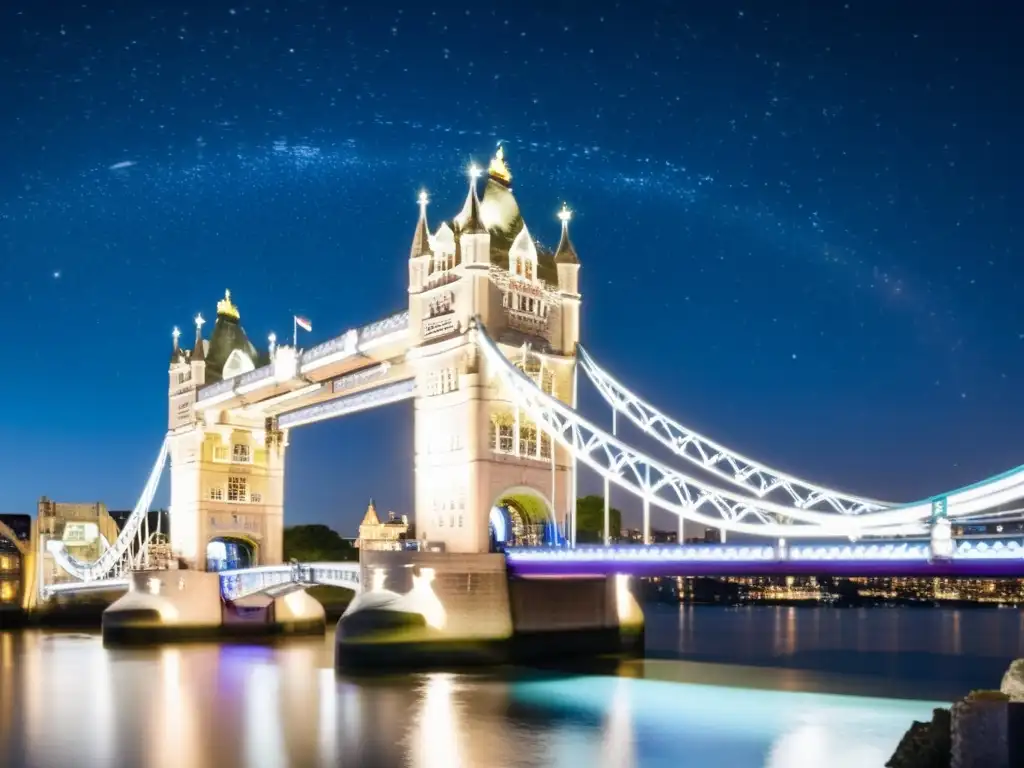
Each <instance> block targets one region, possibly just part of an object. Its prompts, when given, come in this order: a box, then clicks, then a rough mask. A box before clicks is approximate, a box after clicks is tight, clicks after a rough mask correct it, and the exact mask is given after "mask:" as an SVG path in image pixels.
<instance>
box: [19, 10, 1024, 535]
mask: <svg viewBox="0 0 1024 768" xmlns="http://www.w3.org/2000/svg"><path fill="white" fill-rule="evenodd" d="M1015 5H1016V4H1014V3H1011V2H1002V3H996V2H977V3H959V2H949V1H946V2H939V1H933V2H911V1H910V0H903V1H901V2H899V3H883V2H857V1H856V0H850V1H849V2H843V0H838V2H833V1H831V0H816V1H815V2H813V3H807V2H796V1H795V0H793V1H792V2H749V3H739V4H737V3H730V2H684V0H667V1H665V2H649V1H648V0H629V1H628V2H621V3H611V2H606V3H602V2H595V3H586V4H584V3H576V2H557V1H554V0H547V1H545V2H523V3H504V4H502V5H501V10H497V11H492V10H490V9H489V8H488V4H487V3H470V4H461V5H460V4H456V3H454V2H452V3H446V2H440V3H436V4H431V3H429V2H428V3H412V2H407V3H405V4H404V5H398V6H396V7H389V4H388V3H386V2H381V1H380V0H377V1H376V2H374V3H352V4H351V5H350V6H349V7H347V8H346V7H343V6H342V5H341V3H340V2H338V3H336V2H326V1H324V2H319V3H315V2H298V1H296V0H290V1H288V2H285V1H283V0H282V1H281V2H258V3H248V4H247V3H245V2H241V1H239V2H237V3H220V2H213V1H209V0H207V1H204V2H201V3H200V2H187V1H186V0H176V1H175V2H165V3H159V2H152V1H151V0H133V1H132V2H123V3H111V2H85V3H82V2H75V3H72V2H53V1H50V2H40V1H39V0H31V1H29V0H4V2H3V3H2V5H0V71H2V72H3V73H4V76H3V78H0V105H2V106H0V146H2V153H0V316H2V318H3V320H4V328H5V334H6V338H7V341H6V343H5V344H4V353H3V364H2V368H3V376H2V378H0V394H2V395H3V403H4V404H5V408H4V412H3V416H2V417H0V511H4V512H31V511H34V507H35V502H36V499H37V498H38V497H39V496H41V495H48V496H50V497H52V498H56V499H58V500H62V501H91V500H102V501H104V502H105V503H106V504H107V505H108V506H109V507H111V508H114V509H118V508H127V507H130V506H131V505H132V504H133V503H134V500H135V498H136V497H137V495H138V493H139V492H140V491H141V488H142V485H143V483H144V481H145V477H146V473H147V471H148V469H149V466H150V465H151V463H152V460H153V459H154V458H155V456H156V453H157V450H158V448H159V445H160V441H161V439H162V437H163V434H164V431H165V430H166V427H167V399H166V398H167V360H168V356H169V353H170V349H171V328H172V326H174V325H179V326H180V327H181V328H182V330H183V332H184V334H185V338H186V339H189V338H191V335H192V333H193V326H192V325H191V320H190V319H191V317H192V316H193V315H194V314H195V313H196V312H198V311H202V312H203V313H204V315H205V316H206V317H208V318H211V319H212V317H213V316H214V314H215V305H216V301H217V299H218V298H220V297H221V296H222V295H223V292H224V289H225V288H230V289H231V291H232V296H233V298H234V299H235V300H236V303H237V304H238V306H239V309H240V310H241V314H242V324H243V326H244V327H245V329H246V330H247V332H248V333H249V336H250V337H251V338H252V339H253V340H254V342H255V343H257V344H258V345H262V344H265V339H266V336H267V333H268V332H270V331H276V332H277V333H278V334H279V336H289V335H290V333H291V317H292V315H293V314H294V313H299V314H303V315H305V316H306V317H309V318H310V319H311V320H312V323H313V333H312V334H309V335H307V336H305V337H304V338H305V343H306V345H307V346H308V345H311V344H312V343H315V342H316V341H320V340H323V339H326V338H329V337H330V336H333V335H336V334H337V333H339V332H341V331H343V330H345V329H347V328H349V327H353V326H358V325H362V324H365V323H368V322H371V321H373V320H376V319H379V318H380V317H383V316H386V315H388V314H391V313H392V312H394V311H397V310H400V309H403V308H404V307H405V302H406V294H405V290H406V281H407V264H406V259H407V255H408V249H409V243H410V241H411V238H412V235H413V227H414V224H415V221H416V215H417V208H416V203H415V200H416V193H417V192H418V190H419V189H420V187H421V186H426V188H427V189H429V190H430V192H431V195H432V198H433V201H434V202H433V203H432V205H431V207H430V216H431V221H432V223H433V224H434V225H436V224H437V223H438V222H439V221H440V219H441V218H442V217H445V218H450V217H451V216H452V215H453V214H454V213H456V212H457V211H458V209H459V207H460V205H461V202H462V200H463V198H464V195H465V183H466V182H465V168H466V166H467V164H468V163H469V162H470V160H476V161H477V162H479V163H485V162H486V161H487V159H488V158H489V156H490V154H491V153H492V152H493V150H494V148H495V145H496V143H497V142H498V141H499V140H500V141H502V142H504V145H505V147H506V151H507V155H508V160H509V165H510V167H511V170H512V173H513V175H514V179H513V185H514V188H515V192H516V195H517V198H518V200H519V203H520V205H521V206H522V208H523V211H524V216H525V220H526V223H527V225H528V226H529V227H530V230H531V232H533V233H534V234H535V235H537V236H539V237H540V238H541V239H542V240H543V241H545V242H547V243H549V244H553V243H554V242H555V241H556V240H557V235H558V222H557V220H556V219H555V213H556V211H557V209H558V206H559V205H560V204H561V202H562V201H563V200H565V201H567V202H568V203H569V205H570V206H571V207H572V208H573V209H574V210H575V212H576V215H575V217H574V220H573V229H572V232H573V239H574V241H575V245H576V249H577V251H578V253H579V256H580V261H581V263H582V270H581V290H582V292H583V294H584V304H583V341H584V344H586V345H587V346H588V348H589V349H590V351H591V352H592V354H594V355H595V356H596V357H597V358H598V359H599V360H601V361H602V362H603V363H604V364H606V365H607V367H608V368H610V369H611V370H612V371H613V372H614V373H615V374H616V375H617V376H618V377H619V378H620V379H622V380H623V381H624V382H625V383H627V385H629V386H631V387H632V388H633V389H634V390H637V391H639V392H641V393H643V394H645V395H647V396H648V397H649V399H650V400H651V401H653V402H654V403H655V404H658V405H660V406H661V407H663V408H664V409H665V410H667V411H668V412H670V413H671V414H673V415H674V416H675V417H676V418H677V419H679V420H680V421H682V422H683V423H686V424H689V425H691V426H694V427H696V428H698V429H700V430H701V431H703V432H705V433H708V434H710V435H712V436H713V437H715V438H716V439H718V440H719V441H722V442H724V443H726V444H727V445H731V446H733V447H735V448H737V449H740V450H742V451H744V452H746V453H747V454H749V455H753V456H756V457H759V458H763V459H766V460H768V461H769V462H770V463H774V465H776V466H778V467H781V468H783V469H787V470H790V471H792V472H795V473H797V474H799V475H802V476H805V477H808V478H809V479H812V480H815V481H818V482H823V483H831V484H834V485H837V486H839V487H841V488H845V489H849V490H851V491H855V492H858V493H862V494H865V495H869V496H874V497H876V498H884V499H891V500H894V501H899V500H911V499H915V498H918V497H921V496H924V495H928V494H931V493H936V492H940V491H942V490H946V489H949V488H952V487H955V486H957V485H960V484H963V483H967V482H971V481H974V480H978V479H981V478H982V477H984V476H987V475H990V474H993V473H995V472H998V471H1002V470H1004V469H1008V468H1010V467H1011V466H1015V465H1017V464H1020V463H1022V462H1024V451H1022V450H1021V435H1022V433H1024V407H1022V406H1024V386H1022V385H1024V311H1022V308H1021V299H1022V287H1024V286H1022V282H1024V281H1022V277H1024V253H1022V234H1021V225H1020V217H1021V211H1020V209H1019V206H1020V205H1021V201H1022V200H1024V196H1022V192H1024V181H1022V179H1024V160H1022V155H1021V150H1020V142H1021V137H1022V136H1024V110H1022V107H1021V99H1020V97H1021V91H1020V82H1021V78H1022V76H1024V66H1022V65H1024V53H1022V52H1021V49H1020V48H1019V46H1017V41H1016V39H1015V37H1016V31H1017V30H1019V28H1020V23H1021V20H1022V19H1021V18H1020V17H1019V15H1018V16H1017V17H1015V16H1014V11H1013V9H1014V6H1015ZM584 9H585V10H584ZM1017 13H1018V14H1019V13H1020V12H1019V11H1018V12H1017ZM208 330H209V326H208V327H207V331H208ZM583 408H584V411H585V412H586V413H587V414H588V415H591V416H593V417H594V418H595V419H600V420H601V421H602V423H607V422H608V421H609V420H610V415H609V413H608V411H607V410H606V409H601V408H600V407H599V406H598V404H597V398H596V396H595V395H594V394H593V393H592V392H589V393H585V401H584V405H583ZM411 432H412V423H411V406H410V405H409V404H404V405H401V406H392V407H390V408H388V409H387V410H383V411H378V412H373V413H369V414H362V415H359V416H355V417H350V418H348V419H345V420H342V421H337V422H331V423H326V424H320V425H316V426H313V427H306V428H303V429H301V430H299V431H295V432H293V433H292V436H291V442H292V447H291V449H290V454H289V457H288V479H287V493H286V498H287V509H286V514H287V520H288V522H326V523H329V524H331V525H334V526H335V527H338V528H340V529H342V530H344V531H345V532H346V533H349V534H351V533H354V527H355V525H356V524H357V523H358V519H359V517H360V516H361V514H362V511H363V509H364V508H365V504H366V500H367V499H368V497H370V496H375V497H376V498H377V501H378V508H379V509H381V510H382V511H383V510H386V509H394V510H396V511H398V512H404V511H409V507H410V504H411V479H412V474H411V463H412V462H411V451H412V448H411ZM627 434H628V433H627ZM633 442H635V443H637V445H638V447H642V448H646V447H647V444H646V443H645V442H642V441H641V440H640V439H639V437H637V438H636V439H635V440H633ZM581 482H582V483H583V486H584V490H587V489H589V487H591V486H593V487H597V485H596V483H595V482H594V481H593V479H592V478H587V477H584V478H583V479H582V481H581ZM158 502H162V503H166V490H164V491H162V493H161V496H160V497H159V498H158ZM615 503H616V504H617V505H619V506H622V507H624V508H625V509H627V510H629V509H633V508H634V507H635V506H636V505H634V504H631V503H630V502H629V501H628V500H626V499H625V498H616V499H615ZM654 521H655V525H656V526H659V525H660V526H662V527H666V528H671V527H673V526H674V524H673V523H671V522H670V521H669V520H668V519H667V517H666V516H664V515H661V514H658V513H655V517H654Z"/></svg>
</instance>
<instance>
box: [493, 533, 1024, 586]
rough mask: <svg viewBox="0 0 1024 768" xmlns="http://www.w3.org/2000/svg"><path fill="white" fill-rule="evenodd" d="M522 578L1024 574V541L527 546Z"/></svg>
mask: <svg viewBox="0 0 1024 768" xmlns="http://www.w3.org/2000/svg"><path fill="white" fill-rule="evenodd" d="M507 563H508V571H509V573H510V574H511V575H513V576H519V577H524V578H573V577H582V576H609V575H613V574H630V575H633V576H641V577H644V576H846V577H855V576H881V577H893V578H903V577H933V576H934V577H972V578H1000V577H1002V578H1021V577H1024V539H1000V540H996V541H993V540H990V539H989V540H974V539H964V540H959V541H956V542H954V546H953V553H952V557H948V558H942V557H939V558H936V557H932V552H931V547H930V546H929V542H928V541H923V540H904V541H876V542H860V543H856V544H794V545H791V546H783V547H778V546H773V545H764V544H750V545H734V546H728V545H721V544H686V545H684V546H679V545H678V544H670V545H662V546H658V545H656V546H647V547H645V546H642V545H633V546H630V545H623V546H613V547H602V546H581V547H576V548H575V549H550V548H548V549H545V548H529V549H527V548H523V549H513V550H510V551H509V552H508V555H507Z"/></svg>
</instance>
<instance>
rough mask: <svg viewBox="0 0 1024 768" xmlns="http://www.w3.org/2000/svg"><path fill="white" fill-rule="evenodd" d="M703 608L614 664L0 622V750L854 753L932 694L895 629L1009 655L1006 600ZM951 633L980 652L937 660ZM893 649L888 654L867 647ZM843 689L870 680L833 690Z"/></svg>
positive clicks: (596, 760) (831, 756)
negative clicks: (482, 668) (61, 629)
mask: <svg viewBox="0 0 1024 768" xmlns="http://www.w3.org/2000/svg"><path fill="white" fill-rule="evenodd" d="M712 610H713V611H716V612H696V613H694V612H692V611H691V609H683V610H682V611H679V612H675V611H668V612H666V611H663V610H651V611H649V631H650V632H652V633H653V634H652V636H651V637H650V638H649V644H650V645H652V646H654V647H655V648H656V649H657V648H661V650H663V651H664V650H666V649H669V648H672V649H675V651H677V652H678V653H680V654H683V655H686V656H689V657H691V658H693V659H698V660H700V661H698V662H694V661H682V660H678V659H676V660H648V661H641V662H632V663H628V664H624V665H622V666H621V667H620V668H619V673H618V675H617V676H616V675H611V674H606V675H575V676H567V675H562V676H556V675H552V674H543V675H542V674H539V673H528V672H525V671H519V672H515V673H513V672H505V673H501V674H476V675H465V674H447V673H445V674H431V675H394V676H390V677H376V678H345V677H340V676H338V675H337V674H336V673H335V672H334V670H333V648H332V638H331V637H327V638H325V639H320V638H316V639H293V640H289V641H286V642H283V643H282V644H279V645H275V646H253V645H216V644H203V645H182V646H166V647H158V648H148V649H133V650H127V649H116V650H114V649H112V650H106V649H104V648H103V646H102V644H101V642H100V640H99V638H98V637H96V636H95V635H90V636H85V635H72V634H60V633H54V634H47V633H42V632H18V633H0V765H3V766H19V765H30V766H56V767H59V766H74V768H79V767H81V768H89V767H91V766H103V767H104V768H107V767H108V766H145V767H147V768H148V767H149V766H152V767H153V768H172V766H174V767H177V766H189V768H231V767H232V766H245V767H246V768H264V767H266V768H271V767H276V766H286V765H295V766H328V765H330V766H337V765H351V766H364V765H381V766H391V765H395V766H409V767H410V768H457V767H458V766H472V767H473V768H477V767H478V766H481V767H484V768H486V767H487V766H516V767H518V766H522V767H523V768H526V767H527V766H538V767H539V766H551V765H557V766H560V765H566V766H588V768H599V767H603V766H607V767H608V768H613V767H614V768H641V767H642V768H648V767H650V766H715V767H717V766H730V767H731V768H745V767H746V766H751V767H753V766H758V767H759V768H761V767H765V768H803V766H819V765H828V766H834V767H835V768H845V767H846V766H857V767H858V768H870V766H882V765H883V764H884V762H885V760H886V759H887V758H888V757H889V756H890V754H891V753H892V750H893V748H894V747H895V745H896V743H897V742H898V740H899V738H900V736H901V735H902V733H903V732H904V731H905V729H906V728H907V726H908V725H909V723H910V721H911V720H913V719H926V718H928V717H929V716H930V711H931V709H932V707H934V706H940V705H941V704H938V703H934V702H930V701H923V700H921V699H923V698H925V695H924V694H921V693H920V690H922V689H923V688H922V686H921V685H919V684H918V682H917V681H916V679H915V676H914V674H908V675H906V676H905V677H904V679H902V680H900V679H899V675H898V674H897V675H896V677H895V678H894V677H892V676H887V675H888V673H889V672H892V671H893V670H897V671H898V670H899V669H901V667H900V664H902V663H905V664H906V665H907V666H908V667H910V668H913V666H914V665H913V663H912V662H911V661H907V659H912V658H916V657H911V656H906V657H899V656H898V654H899V653H900V648H904V647H906V648H909V649H912V653H918V654H923V655H924V656H925V657H926V658H927V659H932V657H933V656H935V657H938V658H939V659H941V660H944V661H943V663H942V664H940V665H939V666H938V667H936V668H937V669H942V670H946V672H947V676H948V677H949V679H947V680H946V681H945V683H944V684H948V685H950V686H954V685H955V686H962V687H964V688H970V687H979V686H978V685H972V682H971V681H970V680H966V679H955V678H956V675H957V674H958V673H957V670H958V669H960V670H961V671H962V670H963V669H968V670H969V669H971V663H970V662H972V661H974V662H976V661H978V659H979V658H981V659H982V660H983V661H986V662H987V661H992V662H993V664H998V665H1001V666H1002V667H1003V668H1005V663H1006V661H1007V659H1004V658H1001V657H999V654H1000V653H1002V652H1004V651H1006V652H1008V653H1011V654H1012V653H1013V651H1012V649H1013V648H1016V647H1018V644H1019V641H1020V636H1019V629H1020V617H1019V616H1018V615H1016V614H1015V615H1009V614H1008V613H1006V614H1005V615H1004V617H1002V618H998V619H991V618H985V615H984V614H982V613H972V612H966V613H964V614H963V615H962V616H961V615H957V616H955V617H951V616H945V615H942V614H940V613H928V612H918V613H916V614H915V613H913V612H907V613H901V614H900V616H899V617H896V616H889V615H887V614H891V613H893V612H891V611H881V612H877V613H874V614H859V613H858V612H855V611H846V612H828V611H804V610H801V609H786V608H782V609H768V610H766V611H764V612H760V613H759V612H754V613H751V612H745V613H744V612H742V611H740V612H731V613H730V612H727V611H723V610H721V609H712ZM996 613H998V614H1004V613H1005V612H993V613H991V614H988V615H989V616H994V615H996ZM677 614H678V615H677ZM993 622H996V623H993ZM663 623H665V624H667V629H665V628H663V627H661V624H663ZM972 626H975V627H977V628H978V629H979V630H981V629H984V630H985V631H986V632H993V631H994V633H995V636H996V637H997V638H1001V639H999V640H998V642H997V641H993V640H992V636H991V635H990V636H989V639H988V640H984V641H982V640H979V639H978V638H977V637H976V635H975V632H974V631H972V629H971V628H972ZM922 629H935V630H941V632H939V631H937V632H933V633H932V634H931V636H930V637H929V636H928V633H927V632H926V633H924V634H923V635H922V632H921V630H922ZM1015 632H1017V633H1018V634H1014V633H1015ZM951 635H952V636H951ZM730 638H731V639H730ZM993 642H997V644H996V645H992V643H993ZM844 643H845V646H844ZM894 649H895V650H894ZM958 649H962V650H964V651H965V652H972V651H973V652H974V653H976V654H979V656H978V657H976V658H974V659H970V658H967V657H962V658H961V659H960V660H959V661H952V660H951V659H952V657H951V656H950V655H949V654H953V653H956V651H957V650H958ZM712 650H713V651H714V652H715V653H716V654H718V657H717V658H715V659H706V658H704V657H706V656H712V655H714V654H712V653H711V651H712ZM890 651H891V652H895V653H897V657H898V658H901V659H902V661H901V662H900V663H898V664H896V665H894V664H893V662H892V661H891V660H888V661H882V662H878V663H877V664H876V663H875V662H877V660H878V658H879V656H878V654H880V653H883V652H890ZM862 653H863V654H866V657H867V658H868V660H869V662H870V663H868V662H864V661H863V660H858V659H860V658H861V654H862ZM802 654H810V655H811V659H812V661H813V662H814V663H810V664H808V663H804V662H803V661H801V659H803V656H802ZM766 659H775V662H776V663H775V664H774V665H772V664H769V663H766ZM709 660H711V661H717V662H719V663H706V662H707V661H709ZM794 660H795V662H794ZM837 660H838V661H837ZM725 661H730V662H731V663H722V662H725ZM961 661H962V662H963V664H960V662H961ZM737 662H738V663H737ZM829 663H831V664H832V666H828V664H829ZM930 663H931V662H929V664H930ZM815 664H818V666H819V667H821V669H819V668H818V667H816V666H815ZM865 664H866V665H867V666H868V667H872V665H875V667H877V668H872V669H871V670H869V671H867V672H865V671H864V669H863V668H864V667H865ZM787 666H789V667H793V666H795V667H796V668H786V667H787ZM773 667H774V668H773ZM926 667H928V668H929V669H930V668H931V667H929V666H928V665H926ZM844 671H846V672H850V673H852V674H853V675H857V676H856V677H851V676H845V677H844V675H843V674H842V673H843V672H844ZM961 674H962V673H961ZM980 683H981V684H985V685H987V684H989V681H988V680H983V681H980ZM924 688H927V686H924ZM858 689H859V690H858ZM851 690H858V692H859V693H862V694H869V695H862V696H843V695H836V694H837V692H849V691H851ZM915 691H917V693H916V694H915ZM893 695H898V696H903V697H904V698H900V699H894V698H891V696H893Z"/></svg>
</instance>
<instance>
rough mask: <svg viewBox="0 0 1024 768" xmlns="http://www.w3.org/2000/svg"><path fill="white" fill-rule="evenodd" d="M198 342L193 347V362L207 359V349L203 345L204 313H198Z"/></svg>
mask: <svg viewBox="0 0 1024 768" xmlns="http://www.w3.org/2000/svg"><path fill="white" fill-rule="evenodd" d="M195 322H196V343H195V346H194V347H192V362H193V363H197V362H201V361H205V360H206V349H205V348H204V346H203V324H204V323H205V322H206V321H205V320H203V316H202V314H201V313H200V314H198V315H196V320H195Z"/></svg>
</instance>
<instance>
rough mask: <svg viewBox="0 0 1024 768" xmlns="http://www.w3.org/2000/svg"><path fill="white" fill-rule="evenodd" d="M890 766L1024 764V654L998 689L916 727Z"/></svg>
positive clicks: (1000, 767)
mask: <svg viewBox="0 0 1024 768" xmlns="http://www.w3.org/2000/svg"><path fill="white" fill-rule="evenodd" d="M886 767H887V768H1024V659H1017V660H1016V661H1014V662H1013V663H1012V664H1011V665H1010V667H1009V669H1007V670H1006V674H1004V675H1003V681H1002V684H1001V685H1000V688H999V690H998V691H974V692H972V693H971V694H970V695H968V696H967V697H966V698H964V699H963V700H962V701H958V702H956V703H955V704H953V706H952V707H951V708H950V709H936V710H935V711H934V712H933V713H932V719H931V722H927V723H919V722H915V723H913V724H912V725H911V726H910V730H908V731H907V732H906V734H905V735H904V736H903V739H902V740H901V741H900V743H899V746H898V747H896V751H895V752H894V753H893V756H892V757H891V758H889V762H887V763H886Z"/></svg>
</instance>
